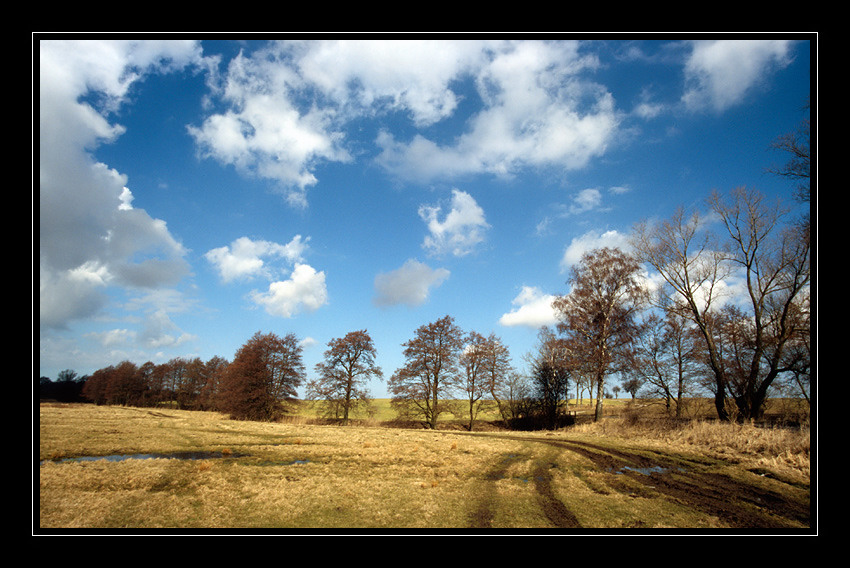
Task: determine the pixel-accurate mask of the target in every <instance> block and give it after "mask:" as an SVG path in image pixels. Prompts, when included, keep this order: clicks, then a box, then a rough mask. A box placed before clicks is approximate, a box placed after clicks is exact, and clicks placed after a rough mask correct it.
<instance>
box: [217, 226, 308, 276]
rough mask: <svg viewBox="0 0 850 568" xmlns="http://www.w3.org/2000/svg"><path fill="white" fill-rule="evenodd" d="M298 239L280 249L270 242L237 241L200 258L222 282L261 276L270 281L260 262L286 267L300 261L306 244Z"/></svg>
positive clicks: (296, 237)
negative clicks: (278, 260)
mask: <svg viewBox="0 0 850 568" xmlns="http://www.w3.org/2000/svg"><path fill="white" fill-rule="evenodd" d="M307 240H309V238H308V239H306V240H302V238H301V235H295V237H293V238H292V240H291V241H289V242H288V243H286V244H284V245H282V244H278V243H274V242H271V241H264V240H256V241H255V240H252V239H250V238H248V237H240V238H238V239H236V240H235V241H233V242H232V243H231V244H230V246H223V247H219V248H215V249H212V250H210V251H208V252H207V253H206V254H205V255H204V257H205V258H206V259H207V260H208V261H209V262H211V263H212V264H213V266H215V267H216V269H217V270H218V272H219V276H220V277H221V279H222V281H224V282H232V281H234V280H238V279H246V278H253V277H257V276H263V277H267V278H270V277H272V276H273V275H272V272H271V269H270V267H269V266H268V265H267V264H266V263H265V261H264V260H263V259H264V258H282V259H284V260H285V261H287V262H288V263H290V264H294V263H296V262H299V261H301V260H302V259H303V253H304V250H305V249H306V247H307V243H306V241H307Z"/></svg>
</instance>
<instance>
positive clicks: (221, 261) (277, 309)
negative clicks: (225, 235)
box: [204, 235, 328, 318]
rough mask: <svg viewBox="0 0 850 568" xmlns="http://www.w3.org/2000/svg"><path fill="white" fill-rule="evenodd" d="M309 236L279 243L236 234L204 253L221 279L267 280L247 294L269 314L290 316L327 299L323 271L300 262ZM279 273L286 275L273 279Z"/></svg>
mask: <svg viewBox="0 0 850 568" xmlns="http://www.w3.org/2000/svg"><path fill="white" fill-rule="evenodd" d="M309 240H310V239H309V238H306V239H305V238H302V236H301V235H295V236H294V237H293V238H292V239H291V240H290V241H289V242H288V243H286V244H280V243H275V242H272V241H266V240H261V239H260V240H254V239H251V238H249V237H240V238H238V239H236V240H235V241H233V242H232V243H230V245H228V246H223V247H218V248H214V249H212V250H210V251H208V252H207V253H206V255H204V256H205V258H206V259H207V260H208V261H209V262H210V263H211V264H212V265H213V266H214V267H215V268H216V270H217V271H218V273H219V277H220V278H221V280H222V282H224V283H232V282H235V281H247V280H252V279H256V278H265V279H268V280H270V282H269V286H268V290H266V291H263V292H261V291H258V290H252V291H251V292H250V293H249V295H248V297H249V298H250V299H251V300H252V301H253V302H254V303H255V304H257V305H259V306H262V307H263V308H265V310H266V312H268V313H269V314H271V315H274V316H279V317H283V318H291V317H294V316H296V315H297V314H299V313H302V312H313V311H315V310H317V309H319V308H321V307H322V306H324V305H325V304H327V302H328V290H327V285H326V283H325V273H324V272H319V271H317V270H316V269H315V268H313V267H312V266H310V265H309V264H306V263H304V262H303V260H304V252H305V250H306V249H307V241H309ZM276 261H277V262H276ZM290 267H292V268H291V272H289V271H290ZM283 273H289V277H288V278H286V279H283V280H280V279H276V278H278V277H279V276H280V275H281V274H283Z"/></svg>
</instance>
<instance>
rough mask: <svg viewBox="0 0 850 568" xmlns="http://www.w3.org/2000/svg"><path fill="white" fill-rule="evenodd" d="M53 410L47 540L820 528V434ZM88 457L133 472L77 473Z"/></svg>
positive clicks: (615, 420) (40, 528) (649, 423)
mask: <svg viewBox="0 0 850 568" xmlns="http://www.w3.org/2000/svg"><path fill="white" fill-rule="evenodd" d="M376 404H378V405H381V404H384V403H383V402H379V403H376ZM606 404H607V401H606ZM623 406H624V409H625V408H626V407H628V408H631V409H632V410H633V405H627V404H626V403H625V402H623ZM610 408H611V409H612V410H614V409H615V408H616V405H614V404H612V405H610ZM39 411H40V415H39V420H38V426H39V432H38V442H39V460H38V463H37V464H36V467H37V468H38V476H37V481H38V486H37V488H35V493H36V495H35V498H37V502H38V507H37V511H36V512H34V520H33V525H34V529H33V530H34V532H37V533H41V532H51V531H60V532H62V531H69V530H74V529H82V530H97V529H110V530H126V531H130V532H132V531H134V530H149V529H155V530H162V531H169V532H170V531H190V532H194V531H200V532H206V531H210V530H223V531H239V532H244V531H257V532H266V531H272V532H289V531H296V530H303V531H307V532H312V531H317V532H325V531H333V532H344V533H348V532H359V531H393V532H397V531H401V532H403V533H405V534H408V533H413V534H416V533H417V532H420V531H426V532H434V531H436V532H441V533H443V532H447V533H451V532H454V531H492V530H499V529H502V530H506V531H518V532H532V533H535V534H537V533H547V532H551V531H552V530H570V531H572V530H575V531H582V530H588V529H592V530H602V531H617V530H630V529H659V530H670V529H673V530H687V531H705V530H709V531H711V530H736V531H742V530H743V531H786V530H790V531H795V532H803V533H810V532H811V530H812V526H811V524H812V520H811V512H810V481H809V480H810V465H809V443H810V442H809V432H808V429H800V428H794V429H788V428H782V429H779V428H756V427H754V426H752V425H730V424H716V423H711V422H707V421H695V422H692V423H689V424H679V425H675V426H671V425H669V424H664V425H662V423H660V422H658V421H657V420H644V419H642V418H641V417H640V416H641V415H638V417H637V418H636V417H635V415H634V414H621V415H620V416H621V417H617V416H612V417H610V418H607V419H606V420H604V421H603V422H602V423H599V424H584V425H579V426H575V427H572V428H568V429H565V430H559V431H553V432H536V433H528V432H508V431H504V430H497V429H495V428H486V429H485V428H482V429H481V430H480V431H477V432H472V433H470V432H466V431H463V430H461V429H447V430H437V431H432V430H425V429H402V428H391V427H386V425H382V424H381V422H380V420H381V418H380V417H382V416H385V415H384V414H382V412H386V411H387V410H386V409H384V410H381V409H380V408H378V409H373V412H371V413H369V414H368V416H366V417H365V418H362V420H363V422H360V423H358V425H356V426H348V427H341V426H336V425H325V424H316V423H315V421H314V420H312V418H311V416H312V415H314V413H315V409H310V408H308V407H304V408H302V410H301V411H300V412H299V413H298V414H297V415H296V416H294V417H291V418H290V419H288V420H287V421H285V422H280V423H261V422H247V421H244V422H243V421H233V420H229V419H227V418H226V417H225V416H222V415H220V414H217V413H211V412H189V411H179V410H173V409H149V408H129V407H98V406H93V405H58V404H42V405H41V406H40V408H39ZM367 420H369V421H371V422H368V423H367V422H366V421H367ZM178 452H196V454H193V455H192V456H191V457H192V459H187V455H186V454H185V453H184V454H179V455H178V454H176V453H178ZM139 454H146V455H145V456H144V457H145V458H146V459H139V458H140V456H139ZM150 454H154V455H157V456H161V457H156V458H151V457H150ZM82 456H101V457H104V456H125V457H126V456H134V458H133V459H118V458H115V459H114V461H112V460H108V459H99V460H95V461H81V460H78V459H73V458H80V457H82ZM170 456H171V457H170ZM63 460H64V461H63Z"/></svg>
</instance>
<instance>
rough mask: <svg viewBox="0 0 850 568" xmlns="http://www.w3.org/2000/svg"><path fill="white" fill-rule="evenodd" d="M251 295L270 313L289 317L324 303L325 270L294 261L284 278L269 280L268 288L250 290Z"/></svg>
mask: <svg viewBox="0 0 850 568" xmlns="http://www.w3.org/2000/svg"><path fill="white" fill-rule="evenodd" d="M251 299H252V300H253V301H254V302H256V303H257V304H258V305H260V306H263V307H264V308H265V309H266V312H268V313H269V314H271V315H273V316H279V317H283V318H291V317H293V316H295V315H297V314H299V313H301V312H305V311H306V312H313V311H316V310H318V309H319V308H321V307H322V306H324V305H325V304H327V302H328V290H327V286H326V284H325V273H324V272H317V271H316V269H315V268H313V267H312V266H310V265H307V264H296V265H295V269H294V270H293V271H292V275H291V276H290V277H289V278H288V279H287V280H280V281H276V282H272V283H271V284H269V289H268V291H267V292H257V291H256V290H255V291H253V292H251Z"/></svg>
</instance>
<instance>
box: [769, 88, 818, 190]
mask: <svg viewBox="0 0 850 568" xmlns="http://www.w3.org/2000/svg"><path fill="white" fill-rule="evenodd" d="M808 108H809V105H808V104H806V110H808ZM770 146H771V148H773V149H774V150H780V151H782V152H787V153H788V155H789V158H788V161H787V162H786V163H785V164H784V165H782V166H779V167H774V168H771V169H770V170H769V171H770V172H772V173H774V174H776V175H779V176H782V177H786V178H788V179H790V180H793V181H795V182H796V183H797V191H796V193H795V197H796V198H797V199H798V200H799V201H801V202H803V203H808V202H809V201H810V199H811V185H810V182H811V149H810V147H811V124H810V121H809V119H808V118H806V119H805V120H803V121H802V122H801V123H800V125H799V126H798V127H797V129H796V130H795V131H793V132H789V133H787V134H783V135H782V136H779V137H778V138H777V139H776V140H774V141H773V143H772V144H771V145H770Z"/></svg>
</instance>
